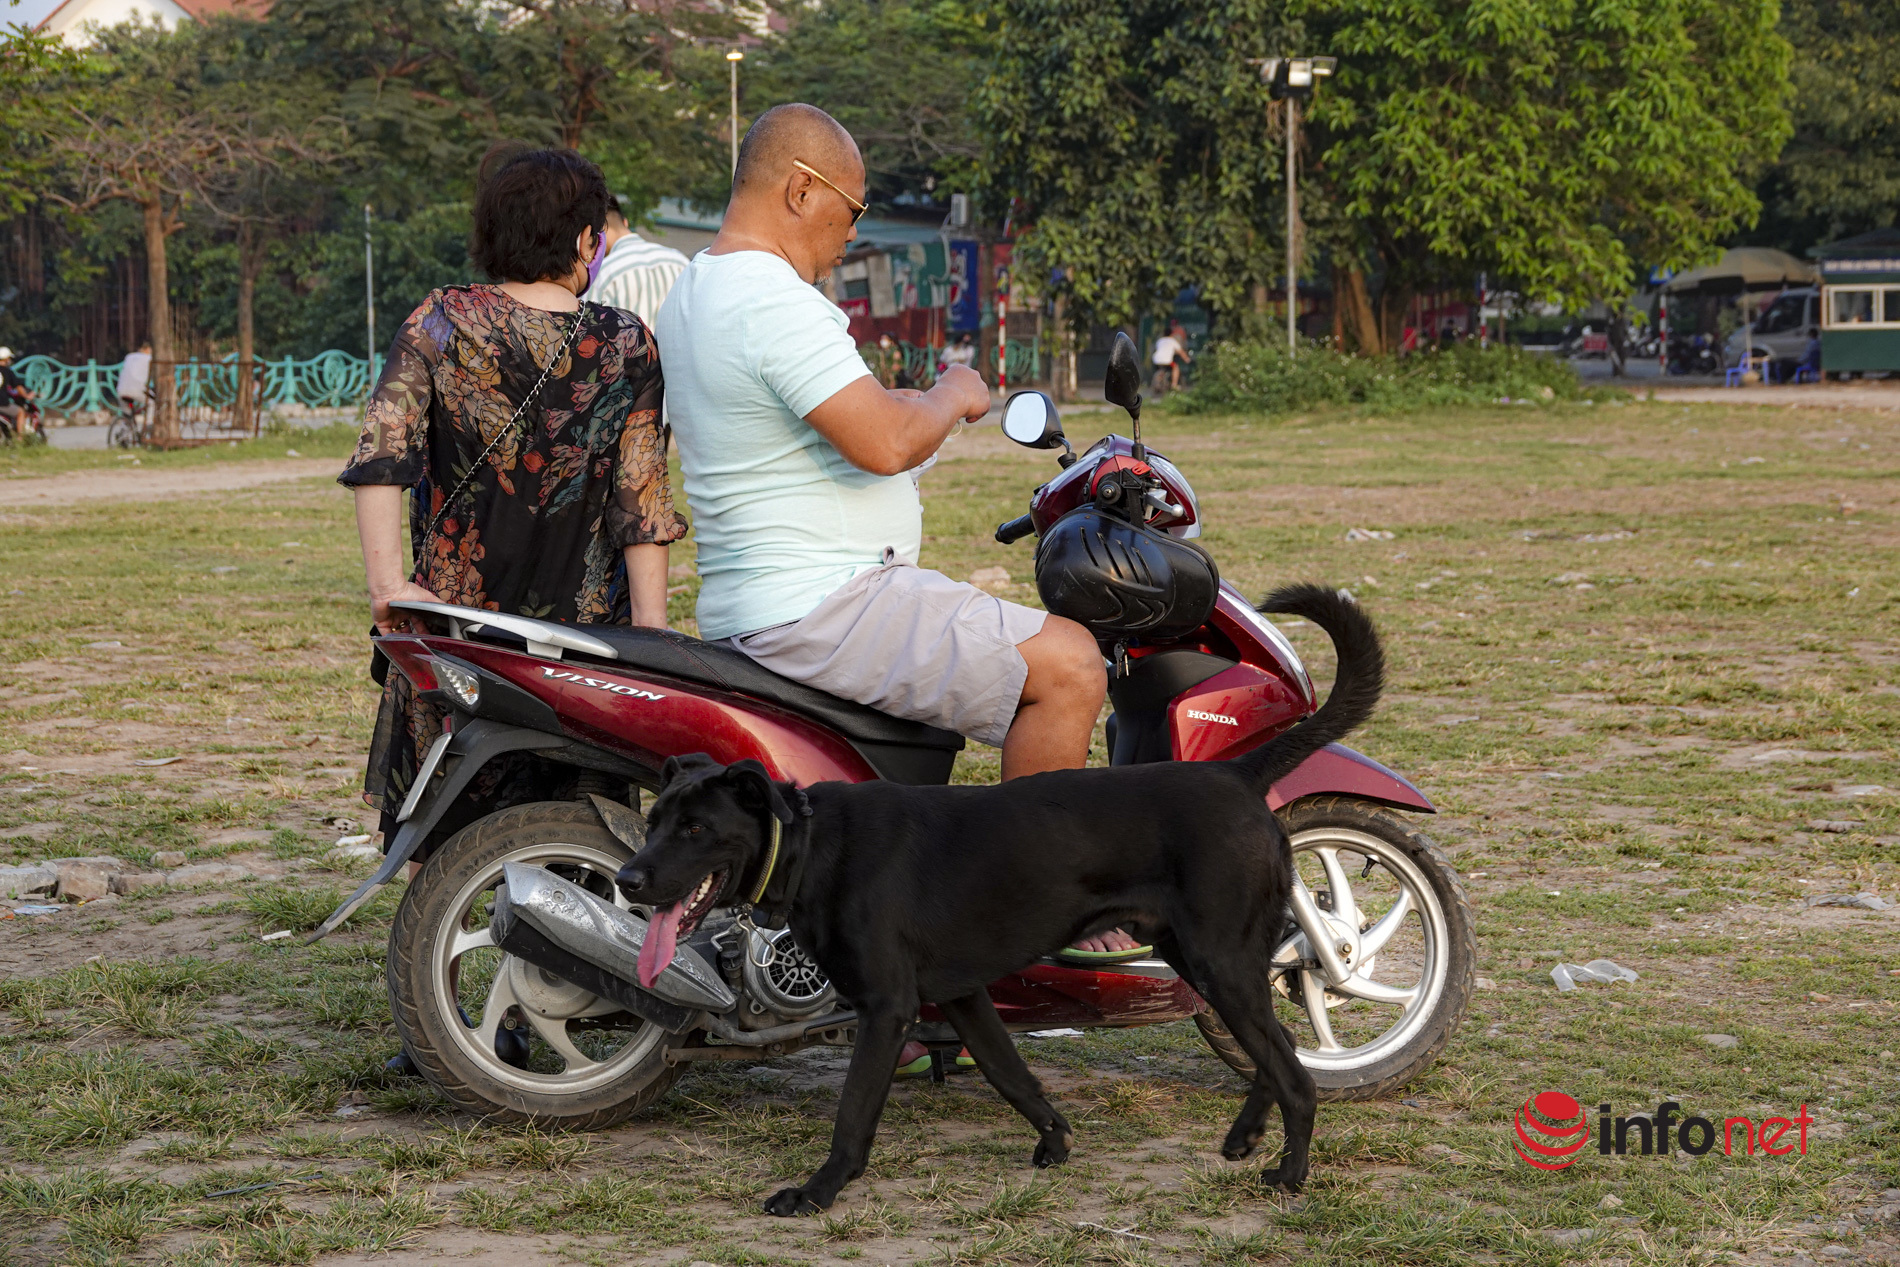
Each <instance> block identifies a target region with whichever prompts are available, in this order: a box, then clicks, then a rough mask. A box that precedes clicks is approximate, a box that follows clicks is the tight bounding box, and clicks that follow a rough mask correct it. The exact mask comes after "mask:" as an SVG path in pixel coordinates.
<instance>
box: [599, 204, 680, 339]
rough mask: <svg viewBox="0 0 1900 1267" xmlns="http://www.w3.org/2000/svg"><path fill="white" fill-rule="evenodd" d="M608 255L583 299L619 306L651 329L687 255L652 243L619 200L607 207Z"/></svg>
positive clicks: (613, 306)
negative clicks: (632, 225) (629, 219)
mask: <svg viewBox="0 0 1900 1267" xmlns="http://www.w3.org/2000/svg"><path fill="white" fill-rule="evenodd" d="M603 236H605V237H606V239H607V258H606V259H605V260H602V261H601V265H600V276H599V277H596V278H595V279H594V284H593V286H592V287H591V288H590V289H589V290H588V292H587V294H586V295H585V296H583V298H586V299H591V300H593V301H594V302H595V303H597V304H606V305H608V306H609V307H612V308H619V309H622V310H624V311H626V312H630V313H632V314H633V315H634V316H636V317H638V318H640V324H641V325H643V326H645V327H647V329H649V330H651V329H652V328H653V318H654V316H655V315H656V314H657V313H658V312H659V311H660V304H661V302H662V301H664V300H665V299H666V292H667V291H669V290H671V289H673V282H674V281H675V280H676V279H677V278H678V277H679V275H680V273H681V272H682V271H683V270H684V269H685V268H686V257H685V256H684V255H681V254H680V253H679V252H678V251H676V250H674V249H673V248H672V247H670V246H661V245H660V244H659V243H657V242H649V241H647V240H646V239H645V238H643V237H641V236H640V235H639V234H638V233H635V232H634V231H633V230H632V229H631V228H629V227H628V225H627V217H626V215H625V214H624V213H623V212H622V211H621V209H620V206H619V205H618V202H616V203H615V204H613V205H610V206H609V207H608V208H607V231H606V233H605V234H604V235H603Z"/></svg>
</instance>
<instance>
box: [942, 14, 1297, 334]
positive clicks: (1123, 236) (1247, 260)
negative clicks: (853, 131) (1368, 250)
mask: <svg viewBox="0 0 1900 1267" xmlns="http://www.w3.org/2000/svg"><path fill="white" fill-rule="evenodd" d="M991 14H992V16H993V18H994V19H995V20H996V21H997V22H998V23H999V25H1000V27H1001V36H1000V39H999V46H998V51H997V55H996V60H995V64H994V69H993V71H992V73H991V76H990V78H989V79H988V81H987V82H986V83H985V84H984V85H983V86H982V88H981V89H980V90H979V92H978V93H977V97H976V113H977V120H978V123H977V126H978V129H979V131H980V133H981V134H982V135H983V137H984V139H985V141H986V143H987V144H986V154H985V160H984V163H983V175H984V178H985V185H984V192H985V194H986V202H987V205H988V209H989V210H990V212H991V213H992V214H993V215H995V216H996V217H997V218H999V219H1000V218H1001V216H1002V215H1003V214H1005V213H1006V212H1008V211H1011V210H1013V211H1014V212H1015V213H1016V219H1017V222H1018V224H1027V225H1029V226H1031V227H1030V228H1029V229H1028V230H1027V231H1020V230H1019V236H1018V244H1017V255H1016V261H1017V263H1016V267H1017V270H1018V271H1019V272H1021V271H1022V270H1024V269H1025V268H1027V269H1030V270H1033V271H1034V272H1035V273H1037V274H1043V275H1046V274H1047V273H1048V272H1050V271H1051V270H1054V269H1057V268H1060V269H1062V270H1063V276H1064V280H1063V282H1062V287H1061V288H1062V290H1063V291H1064V292H1065V293H1066V295H1067V297H1068V298H1069V299H1070V300H1071V301H1072V302H1073V304H1074V305H1075V307H1074V308H1073V309H1072V311H1073V312H1074V315H1075V316H1076V317H1077V319H1078V320H1085V319H1087V318H1088V317H1090V316H1093V317H1095V318H1097V319H1100V320H1104V321H1109V322H1114V323H1120V322H1126V321H1128V320H1130V319H1132V318H1133V317H1134V316H1136V315H1137V314H1139V313H1142V312H1145V311H1150V310H1156V309H1159V308H1162V307H1165V306H1166V305H1167V304H1169V303H1171V302H1172V300H1173V298H1174V296H1175V294H1176V293H1177V292H1179V291H1180V290H1181V289H1182V288H1183V287H1185V286H1192V285H1199V286H1201V287H1202V296H1203V299H1204V300H1205V301H1206V302H1208V303H1209V304H1210V305H1212V306H1213V307H1215V308H1217V309H1233V308H1236V307H1238V306H1239V305H1240V304H1241V302H1242V300H1243V298H1244V297H1245V296H1246V295H1247V294H1248V293H1249V291H1250V290H1251V289H1252V287H1253V286H1255V285H1257V284H1262V283H1265V282H1266V281H1268V280H1270V279H1271V278H1273V277H1274V276H1275V275H1276V274H1278V272H1279V271H1280V268H1279V266H1277V265H1276V263H1275V261H1276V258H1277V257H1278V256H1279V254H1280V252H1281V251H1282V249H1283V246H1282V244H1283V242H1284V237H1283V233H1284V228H1283V225H1282V223H1281V214H1282V213H1281V211H1280V208H1281V207H1282V205H1283V202H1282V200H1281V197H1280V190H1281V185H1280V175H1279V172H1280V166H1281V156H1282V154H1283V151H1282V150H1281V149H1280V145H1279V141H1278V137H1277V135H1276V134H1274V132H1273V131H1272V130H1271V129H1270V128H1269V127H1268V120H1267V111H1268V105H1269V102H1268V96H1267V92H1266V89H1265V88H1264V87H1263V86H1262V85H1261V83H1260V76H1259V73H1258V72H1257V70H1256V69H1255V68H1254V67H1253V66H1251V65H1249V64H1248V61H1247V59H1248V58H1249V57H1259V56H1265V55H1267V54H1268V53H1270V52H1272V51H1275V50H1276V49H1278V48H1280V47H1283V46H1284V45H1285V44H1286V42H1287V40H1288V39H1289V32H1288V31H1287V28H1286V25H1285V21H1284V18H1283V16H1282V12H1281V6H1280V5H1279V4H1278V3H1277V2H1275V0H999V2H998V3H997V4H996V6H995V8H994V9H993V10H991Z"/></svg>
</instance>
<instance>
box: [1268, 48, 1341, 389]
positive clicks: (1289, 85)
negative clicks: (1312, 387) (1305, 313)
mask: <svg viewBox="0 0 1900 1267" xmlns="http://www.w3.org/2000/svg"><path fill="white" fill-rule="evenodd" d="M1251 61H1252V64H1253V65H1255V66H1258V67H1259V68H1260V78H1261V79H1262V80H1263V81H1264V82H1265V83H1266V84H1267V90H1268V92H1269V93H1270V94H1271V95H1272V97H1273V99H1274V100H1275V101H1285V102H1286V350H1287V354H1288V355H1289V356H1294V355H1298V352H1299V327H1298V326H1297V325H1296V324H1295V318H1296V316H1297V313H1298V308H1299V302H1300V283H1299V244H1298V242H1297V240H1296V237H1297V230H1296V228H1295V226H1296V225H1298V224H1299V220H1300V202H1299V192H1298V185H1297V183H1296V177H1295V175H1294V171H1293V156H1294V154H1295V152H1296V151H1297V150H1298V149H1299V132H1298V128H1299V103H1300V102H1301V101H1303V100H1305V99H1306V98H1308V97H1310V96H1312V95H1313V93H1314V91H1315V90H1316V89H1317V88H1318V87H1319V81H1320V80H1322V79H1325V78H1326V77H1327V76H1329V75H1331V74H1332V73H1333V71H1334V69H1335V68H1337V67H1338V65H1339V59H1338V58H1337V57H1256V58H1252V59H1251Z"/></svg>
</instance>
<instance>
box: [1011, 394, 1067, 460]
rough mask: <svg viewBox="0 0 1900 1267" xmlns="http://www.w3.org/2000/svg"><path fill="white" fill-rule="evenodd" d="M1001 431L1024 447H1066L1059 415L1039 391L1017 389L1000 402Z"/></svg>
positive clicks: (1052, 403)
mask: <svg viewBox="0 0 1900 1267" xmlns="http://www.w3.org/2000/svg"><path fill="white" fill-rule="evenodd" d="M1003 434H1004V435H1006V436H1008V437H1009V438H1010V439H1012V440H1014V441H1015V442H1016V443H1017V444H1020V445H1022V446H1023V447H1024V448H1026V449H1053V448H1057V447H1059V446H1063V447H1066V441H1065V440H1064V439H1063V437H1062V415H1060V414H1059V413H1057V412H1056V402H1055V401H1053V400H1050V399H1049V398H1048V397H1047V396H1045V395H1043V394H1042V393H1041V392H1017V393H1015V394H1014V395H1013V396H1011V397H1010V398H1009V399H1008V400H1006V401H1004V402H1003Z"/></svg>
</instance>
